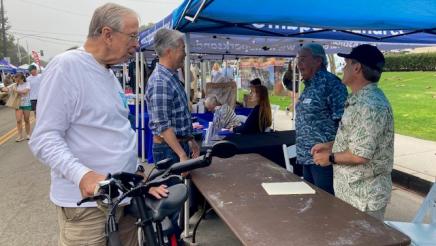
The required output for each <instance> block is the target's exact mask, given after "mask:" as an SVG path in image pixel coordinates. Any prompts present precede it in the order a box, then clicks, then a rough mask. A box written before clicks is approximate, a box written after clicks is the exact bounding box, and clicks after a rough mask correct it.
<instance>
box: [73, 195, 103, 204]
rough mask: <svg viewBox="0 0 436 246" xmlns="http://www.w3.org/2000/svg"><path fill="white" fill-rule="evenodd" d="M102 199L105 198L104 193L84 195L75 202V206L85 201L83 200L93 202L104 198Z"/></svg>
mask: <svg viewBox="0 0 436 246" xmlns="http://www.w3.org/2000/svg"><path fill="white" fill-rule="evenodd" d="M104 199H106V196H105V195H96V196H90V197H85V198H83V199H82V200H80V201H78V202H77V206H80V205H82V203H85V202H95V201H98V200H104Z"/></svg>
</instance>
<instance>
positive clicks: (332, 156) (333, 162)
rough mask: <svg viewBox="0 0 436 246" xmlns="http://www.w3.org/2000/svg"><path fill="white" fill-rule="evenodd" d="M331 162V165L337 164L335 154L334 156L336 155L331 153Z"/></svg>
mask: <svg viewBox="0 0 436 246" xmlns="http://www.w3.org/2000/svg"><path fill="white" fill-rule="evenodd" d="M329 162H330V163H331V164H336V160H335V154H334V153H331V154H330V155H329Z"/></svg>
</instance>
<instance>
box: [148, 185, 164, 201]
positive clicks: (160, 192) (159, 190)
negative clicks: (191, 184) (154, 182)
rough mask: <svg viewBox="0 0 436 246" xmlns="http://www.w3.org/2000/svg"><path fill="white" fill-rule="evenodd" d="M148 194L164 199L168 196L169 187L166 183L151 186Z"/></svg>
mask: <svg viewBox="0 0 436 246" xmlns="http://www.w3.org/2000/svg"><path fill="white" fill-rule="evenodd" d="M148 194H150V195H152V196H154V197H156V198H157V199H162V198H164V197H167V196H168V189H167V186H166V185H161V186H159V187H151V188H150V189H149V190H148Z"/></svg>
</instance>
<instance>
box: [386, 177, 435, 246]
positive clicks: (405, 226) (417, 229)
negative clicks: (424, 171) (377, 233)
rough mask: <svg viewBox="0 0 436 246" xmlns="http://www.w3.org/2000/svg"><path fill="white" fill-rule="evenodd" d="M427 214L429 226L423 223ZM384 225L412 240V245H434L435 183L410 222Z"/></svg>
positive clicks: (391, 222) (388, 222) (392, 222)
mask: <svg viewBox="0 0 436 246" xmlns="http://www.w3.org/2000/svg"><path fill="white" fill-rule="evenodd" d="M427 213H430V224H424V223H423V222H424V218H425V215H426V214H427ZM385 223H386V224H387V225H389V226H391V227H393V228H395V229H397V230H399V231H401V232H403V233H404V234H406V235H407V236H409V237H410V239H411V240H412V245H419V246H423V245H424V246H429V245H436V186H435V183H433V185H432V187H431V189H430V191H429V192H428V194H427V196H426V197H425V199H424V201H423V203H422V205H421V207H420V208H419V210H418V212H417V213H416V215H415V218H414V219H413V220H412V222H399V221H385Z"/></svg>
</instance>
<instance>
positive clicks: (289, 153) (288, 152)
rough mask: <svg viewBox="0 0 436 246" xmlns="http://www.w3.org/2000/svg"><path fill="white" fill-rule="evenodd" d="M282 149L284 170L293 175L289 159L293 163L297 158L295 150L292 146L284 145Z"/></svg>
mask: <svg viewBox="0 0 436 246" xmlns="http://www.w3.org/2000/svg"><path fill="white" fill-rule="evenodd" d="M282 148H283V157H284V158H285V164H286V170H288V171H289V172H291V173H293V172H294V167H293V166H292V165H291V161H290V160H289V159H293V163H295V158H296V157H297V148H296V146H295V144H294V145H291V146H289V147H288V146H286V144H283V145H282Z"/></svg>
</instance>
